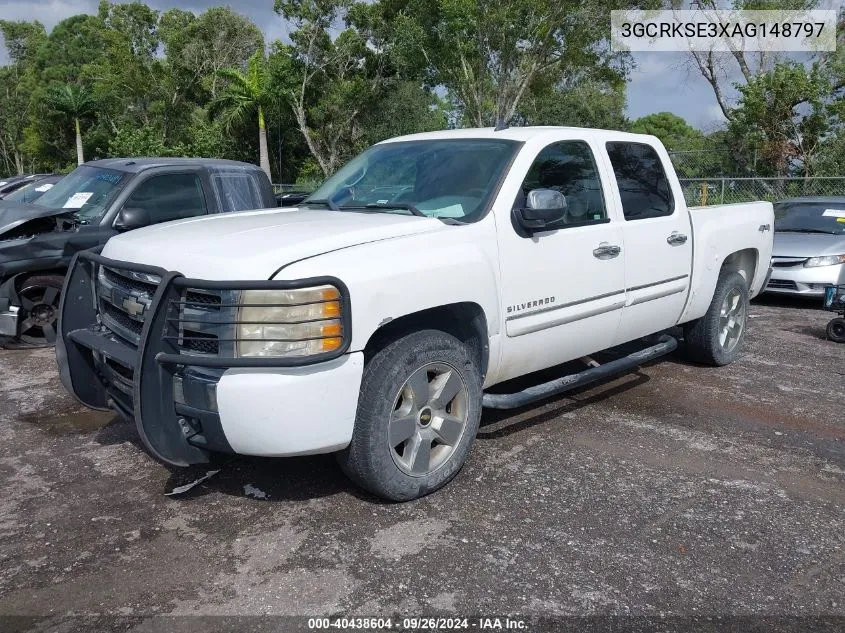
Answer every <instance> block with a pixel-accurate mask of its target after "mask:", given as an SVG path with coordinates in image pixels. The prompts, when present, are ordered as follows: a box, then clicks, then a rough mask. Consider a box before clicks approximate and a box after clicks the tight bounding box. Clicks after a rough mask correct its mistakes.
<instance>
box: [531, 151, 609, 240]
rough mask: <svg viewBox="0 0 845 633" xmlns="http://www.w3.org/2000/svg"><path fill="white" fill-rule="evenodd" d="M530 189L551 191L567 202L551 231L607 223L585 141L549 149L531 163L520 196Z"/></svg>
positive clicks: (593, 166)
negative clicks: (563, 211)
mask: <svg viewBox="0 0 845 633" xmlns="http://www.w3.org/2000/svg"><path fill="white" fill-rule="evenodd" d="M533 189H554V190H555V191H560V192H561V193H562V194H563V195H564V197H565V198H566V215H565V216H564V218H563V219H562V220H561V221H560V222H559V223H558V224H556V225H554V226H552V225H548V228H549V229H550V230H552V229H558V228H564V227H566V226H568V225H573V224H574V225H581V224H585V223H593V222H602V221H604V220H606V219H607V211H606V210H605V206H604V196H603V195H602V191H601V180H600V178H599V174H598V170H597V169H596V163H595V161H594V160H593V153H592V152H591V151H590V147H589V146H588V145H587V144H586V143H585V142H584V141H564V142H562V143H555V144H554V145H549V146H548V147H546V148H545V149H544V150H543V151H541V152H540V154H539V155H538V156H537V158H536V159H535V160H534V163H533V164H532V165H531V169H529V170H528V175H527V176H526V177H525V181H524V182H523V183H522V194H523V195H524V196H527V195H528V192H529V191H532V190H533Z"/></svg>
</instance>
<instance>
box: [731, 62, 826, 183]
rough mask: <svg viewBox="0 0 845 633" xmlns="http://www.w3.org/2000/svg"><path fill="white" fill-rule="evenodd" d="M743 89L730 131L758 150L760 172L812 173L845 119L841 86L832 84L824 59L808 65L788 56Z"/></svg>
mask: <svg viewBox="0 0 845 633" xmlns="http://www.w3.org/2000/svg"><path fill="white" fill-rule="evenodd" d="M739 91H740V99H739V103H738V104H737V106H736V107H735V108H734V109H733V111H732V116H731V120H730V122H729V125H728V132H729V134H730V136H731V137H732V139H733V140H734V143H735V144H742V145H744V146H745V147H746V148H751V149H753V150H755V151H756V152H758V153H759V158H760V160H759V161H758V162H757V164H756V165H755V167H756V171H758V172H760V173H763V174H766V175H773V176H786V175H790V174H791V173H794V172H799V173H801V174H802V175H804V176H809V175H811V174H812V173H813V169H814V166H815V163H816V161H817V159H818V158H819V155H820V153H821V152H822V149H823V148H824V145H825V143H826V141H827V139H828V137H829V136H830V135H831V134H832V133H833V132H834V131H835V129H836V128H837V126H841V124H842V122H841V118H840V117H839V116H838V115H839V108H840V107H841V103H842V100H843V96H842V94H841V92H842V88H838V89H837V87H836V86H835V85H833V84H832V80H831V77H830V75H829V74H828V73H827V72H826V71H825V69H824V68H823V67H822V66H821V65H819V64H814V65H813V66H811V67H810V68H807V67H805V66H804V65H802V64H799V63H797V62H793V61H786V62H780V63H778V64H776V65H775V67H774V68H773V69H772V70H771V71H769V72H766V73H762V74H760V75H758V76H756V77H753V78H752V79H751V80H750V81H749V82H748V83H746V84H745V85H743V86H739ZM746 153H749V152H747V151H746Z"/></svg>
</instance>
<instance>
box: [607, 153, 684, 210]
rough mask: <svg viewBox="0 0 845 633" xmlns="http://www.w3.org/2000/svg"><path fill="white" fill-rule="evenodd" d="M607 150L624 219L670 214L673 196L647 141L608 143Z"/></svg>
mask: <svg viewBox="0 0 845 633" xmlns="http://www.w3.org/2000/svg"><path fill="white" fill-rule="evenodd" d="M607 153H608V154H609V155H610V163H611V165H613V173H614V174H616V184H617V185H618V187H619V196H620V197H621V198H622V211H623V212H624V213H625V219H626V220H643V219H645V218H656V217H660V216H663V215H672V212H673V211H674V210H675V200H674V199H673V197H672V189H671V187H670V186H669V179H668V178H667V177H666V172H665V171H663V163H661V162H660V157H659V156H658V155H657V152H656V151H654V148H653V147H652V146H651V145H645V144H644V143H608V144H607Z"/></svg>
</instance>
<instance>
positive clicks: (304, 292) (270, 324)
mask: <svg viewBox="0 0 845 633" xmlns="http://www.w3.org/2000/svg"><path fill="white" fill-rule="evenodd" d="M240 303H241V307H240V309H239V310H238V322H239V323H238V326H237V327H238V334H237V339H238V356H287V357H290V356H313V355H315V354H325V353H327V352H334V351H336V350H338V349H340V348H341V346H342V345H343V336H344V332H343V323H342V320H341V309H342V308H341V300H340V291H339V290H338V289H337V288H335V287H334V286H328V285H327V286H317V287H314V288H300V289H297V290H244V291H243V292H242V293H241V298H240Z"/></svg>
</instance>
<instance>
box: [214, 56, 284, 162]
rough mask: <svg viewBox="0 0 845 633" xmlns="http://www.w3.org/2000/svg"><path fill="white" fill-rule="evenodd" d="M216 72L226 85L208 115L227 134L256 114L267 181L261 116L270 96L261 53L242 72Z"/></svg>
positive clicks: (226, 69) (271, 97)
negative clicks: (222, 125) (233, 127)
mask: <svg viewBox="0 0 845 633" xmlns="http://www.w3.org/2000/svg"><path fill="white" fill-rule="evenodd" d="M217 72H218V74H219V75H220V78H221V79H223V80H224V81H226V82H227V83H226V87H225V88H224V89H223V90H222V91H221V92H220V94H219V95H218V96H217V98H216V99H214V101H212V102H211V105H210V107H209V113H210V115H211V116H212V117H213V118H219V119H220V120H221V121H222V122H223V123H224V125H225V127H226V129H227V130H230V129H231V128H232V126H233V125H234V124H235V123H241V122H243V121H244V120H245V119H246V118H247V117H249V116H252V115H254V114H257V116H258V147H259V150H258V152H259V164H260V166H261V169H263V170H264V171H265V172H266V173H267V177H268V178H270V177H271V175H270V156H269V154H268V152H267V125H266V122H265V119H264V112H265V109H266V108H267V107H269V106H271V105H272V102H273V93H272V90H271V85H270V75H269V73H268V72H267V60H266V58H265V57H264V51H263V50H258V51H255V53H254V54H253V56H252V57H250V58H249V62H248V63H247V69H246V72H242V71H240V70H238V69H235V68H223V69H220V70H219V71H217Z"/></svg>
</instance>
